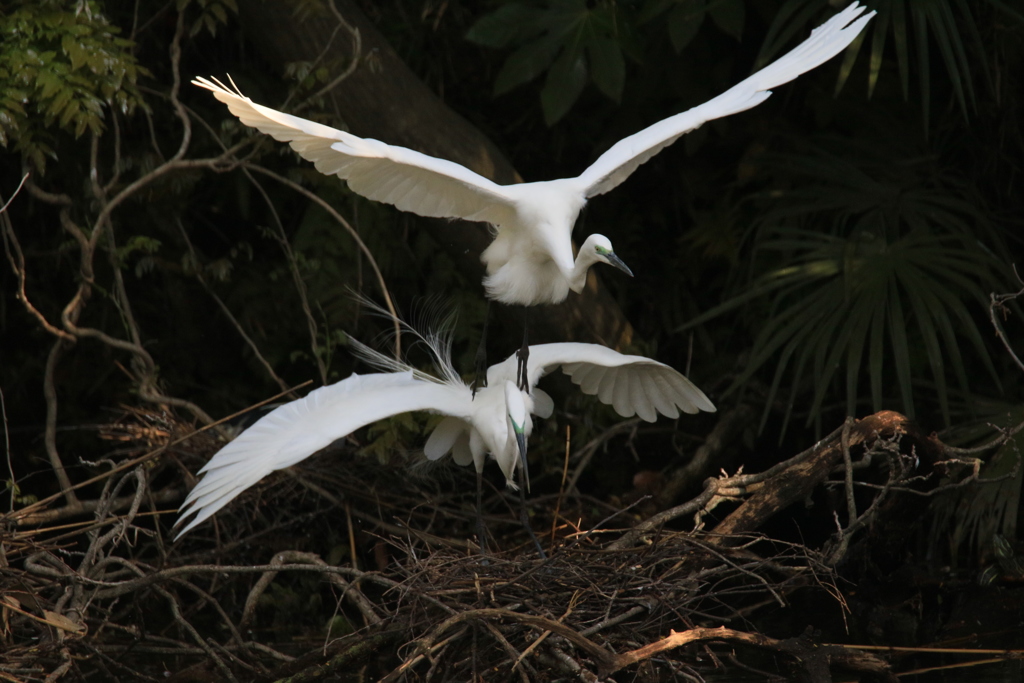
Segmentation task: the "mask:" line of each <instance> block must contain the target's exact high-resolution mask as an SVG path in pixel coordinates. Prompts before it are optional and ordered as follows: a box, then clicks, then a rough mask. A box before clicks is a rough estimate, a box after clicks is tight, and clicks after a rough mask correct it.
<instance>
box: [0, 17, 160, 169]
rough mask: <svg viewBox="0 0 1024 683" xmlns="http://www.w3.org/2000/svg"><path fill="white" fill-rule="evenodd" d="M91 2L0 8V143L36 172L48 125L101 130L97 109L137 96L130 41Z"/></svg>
mask: <svg viewBox="0 0 1024 683" xmlns="http://www.w3.org/2000/svg"><path fill="white" fill-rule="evenodd" d="M120 33H121V29H120V28H118V27H117V26H112V25H111V24H109V23H108V22H107V20H106V18H105V17H104V16H103V15H102V14H101V13H100V6H99V3H97V2H82V3H78V5H77V7H69V3H66V2H60V1H59V0H21V1H20V2H13V3H10V4H8V5H7V6H6V7H5V8H3V9H0V145H3V146H4V147H8V145H9V144H11V143H13V149H14V150H16V151H18V152H21V153H22V154H23V155H24V156H25V157H27V158H28V159H30V160H31V162H32V164H33V165H34V166H35V167H36V168H37V169H39V171H40V172H43V171H44V170H45V168H46V158H47V157H50V158H55V152H54V146H53V135H54V133H55V132H56V130H61V131H65V132H68V133H72V134H74V136H75V137H79V136H81V135H82V133H84V132H85V131H87V130H88V131H90V132H92V133H93V134H94V135H99V134H100V133H102V132H103V130H104V127H105V124H104V109H105V108H109V107H112V108H115V109H116V110H117V111H119V112H121V113H122V114H130V113H131V112H132V111H133V110H134V109H135V107H137V106H138V105H139V104H140V103H142V98H141V95H140V94H139V91H138V89H137V87H136V82H137V80H138V78H139V77H140V76H147V75H149V71H147V70H146V68H145V67H142V66H140V65H139V64H138V63H137V61H136V58H135V56H134V54H133V53H132V48H133V46H134V43H133V42H132V41H131V40H127V39H124V38H120V37H118V36H119V34H120Z"/></svg>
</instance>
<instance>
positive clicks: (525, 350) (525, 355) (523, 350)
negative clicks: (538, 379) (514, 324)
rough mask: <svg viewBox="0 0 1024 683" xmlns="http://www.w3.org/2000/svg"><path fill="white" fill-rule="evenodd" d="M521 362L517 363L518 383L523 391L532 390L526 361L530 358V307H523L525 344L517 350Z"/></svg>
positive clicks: (517, 356)
mask: <svg viewBox="0 0 1024 683" xmlns="http://www.w3.org/2000/svg"><path fill="white" fill-rule="evenodd" d="M516 358H518V359H519V363H518V364H517V365H516V384H517V385H518V386H519V388H520V389H522V390H523V391H529V390H530V378H529V377H528V376H527V375H528V373H527V370H526V368H527V365H526V362H527V361H528V360H529V359H530V308H529V307H526V308H524V309H523V345H522V347H520V349H519V351H517V352H516Z"/></svg>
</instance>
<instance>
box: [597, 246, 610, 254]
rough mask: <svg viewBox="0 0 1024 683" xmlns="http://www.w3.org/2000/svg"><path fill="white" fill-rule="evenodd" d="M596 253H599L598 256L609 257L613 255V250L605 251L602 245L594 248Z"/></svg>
mask: <svg viewBox="0 0 1024 683" xmlns="http://www.w3.org/2000/svg"><path fill="white" fill-rule="evenodd" d="M594 251H596V252H597V253H598V254H600V255H601V256H607V255H608V254H610V253H612V250H611V249H605V248H604V247H602V246H601V245H597V246H595V247H594Z"/></svg>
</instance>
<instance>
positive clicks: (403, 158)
mask: <svg viewBox="0 0 1024 683" xmlns="http://www.w3.org/2000/svg"><path fill="white" fill-rule="evenodd" d="M192 83H193V84H195V85H198V86H200V87H202V88H206V89H207V90H209V91H211V92H212V93H213V95H214V97H216V98H217V99H218V100H220V101H221V102H223V103H224V104H226V105H227V106H228V109H229V110H230V111H231V113H232V114H234V115H235V116H237V117H238V118H239V119H240V120H241V121H242V123H244V124H245V125H247V126H251V127H253V128H256V129H258V130H259V131H261V132H263V133H266V134H267V135H270V136H272V137H273V138H274V139H275V140H279V141H281V142H287V143H289V144H290V145H291V146H292V149H294V150H295V151H296V152H298V153H299V155H300V156H302V157H303V158H304V159H307V160H309V161H312V162H313V164H314V165H315V166H316V169H317V170H318V171H320V172H321V173H324V174H326V175H336V176H338V177H339V178H341V179H343V180H347V181H348V186H349V187H350V188H351V189H352V191H353V192H357V193H358V194H361V195H363V196H364V197H367V198H369V199H373V200H375V201H378V202H384V203H386V204H393V205H394V206H396V207H398V208H399V209H401V210H402V211H409V212H412V213H415V214H419V215H420V216H431V217H435V218H464V219H466V220H471V221H484V222H488V223H495V224H502V223H505V222H507V221H508V219H509V217H510V215H511V214H512V213H513V212H514V207H513V206H512V204H511V202H512V199H511V198H510V197H509V195H508V194H507V193H506V192H505V191H504V190H503V188H502V186H501V185H498V184H496V183H494V182H492V181H490V180H488V179H487V178H484V177H483V176H481V175H479V174H477V173H474V172H473V171H471V170H469V169H468V168H466V167H465V166H461V165H459V164H456V163H455V162H452V161H447V160H445V159H437V158H435V157H431V156H427V155H426V154H421V153H419V152H416V151H414V150H411V149H407V148H405V147H398V146H394V145H387V144H385V143H383V142H380V141H379V140H371V139H364V138H360V137H358V136H355V135H352V134H351V133H346V132H345V131H342V130H337V129H336V128H331V127H329V126H324V125H322V124H319V123H316V122H314V121H309V120H307V119H303V118H299V117H298V116H292V115H290V114H285V113H283V112H279V111H276V110H274V109H271V108H269V107H264V106H262V105H259V104H256V103H255V102H253V101H252V100H250V99H249V98H248V97H245V96H244V95H242V93H241V92H238V91H237V89H236V90H235V92H232V91H231V90H229V89H228V88H227V87H226V86H224V85H223V84H222V83H220V82H219V81H217V82H214V81H210V80H208V79H205V78H197V79H196V80H194V81H192Z"/></svg>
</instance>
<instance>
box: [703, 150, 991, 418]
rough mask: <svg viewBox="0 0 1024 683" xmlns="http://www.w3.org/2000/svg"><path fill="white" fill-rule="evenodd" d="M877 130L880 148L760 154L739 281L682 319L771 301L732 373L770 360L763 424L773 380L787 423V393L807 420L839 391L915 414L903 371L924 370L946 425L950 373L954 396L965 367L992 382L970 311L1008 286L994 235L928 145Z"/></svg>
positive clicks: (917, 373) (850, 405) (749, 373)
mask: <svg viewBox="0 0 1024 683" xmlns="http://www.w3.org/2000/svg"><path fill="white" fill-rule="evenodd" d="M876 135H877V137H878V141H879V142H882V141H885V143H886V144H884V146H883V145H881V144H868V143H866V142H865V141H863V140H861V141H856V142H853V141H849V140H846V139H843V138H838V137H836V136H826V137H823V138H822V139H821V140H820V141H819V144H812V145H806V144H804V145H801V147H800V149H799V150H796V151H793V152H790V153H785V154H781V153H777V154H768V155H765V156H764V157H763V158H761V159H760V163H761V164H762V165H763V172H764V173H765V175H767V176H769V177H770V178H771V183H770V186H769V189H766V190H764V191H762V192H760V193H758V194H756V195H754V196H753V197H752V198H751V201H752V203H753V205H754V206H755V207H756V214H755V217H754V218H753V221H752V224H751V226H750V232H749V237H748V239H747V241H748V243H749V244H750V252H749V256H748V257H747V258H748V259H749V263H750V268H751V269H750V270H749V271H748V272H749V276H748V278H749V279H748V281H747V282H746V284H744V285H743V286H742V288H741V290H740V291H739V292H738V293H736V294H735V295H734V296H733V297H731V298H729V299H728V300H726V301H725V302H724V303H722V304H721V305H720V306H717V307H715V308H713V309H711V310H709V311H708V312H707V313H705V314H704V315H702V316H700V317H699V318H697V319H696V320H694V321H692V322H691V323H690V325H696V324H700V323H702V322H704V321H706V320H709V319H712V318H715V317H717V316H719V315H721V314H723V313H726V312H728V311H731V310H734V309H736V308H737V307H739V306H741V305H744V304H747V303H749V302H751V301H753V300H756V299H761V298H764V299H767V300H768V301H769V302H770V304H769V305H768V307H767V308H761V309H760V310H761V313H760V314H758V315H757V317H756V318H755V320H756V321H757V325H756V328H755V330H754V335H753V346H752V349H751V353H750V358H749V360H748V361H747V363H746V367H745V369H744V371H743V372H742V373H741V374H740V375H739V376H738V377H737V378H736V380H735V382H734V383H733V388H734V389H736V388H739V387H741V386H743V385H744V384H746V383H747V382H748V381H749V380H750V379H751V377H753V376H754V375H755V373H757V372H758V371H759V370H761V369H762V368H763V367H764V366H766V365H769V364H774V365H775V370H774V375H773V378H772V381H771V388H770V390H769V392H768V395H767V403H766V406H765V413H764V417H763V419H762V426H763V425H764V421H765V420H767V418H768V415H769V412H768V411H769V409H770V407H771V406H772V405H773V403H774V402H775V401H776V399H777V398H778V396H777V392H779V390H780V388H784V389H785V390H786V393H787V394H788V400H787V401H786V404H787V407H786V415H787V417H786V420H787V421H788V419H789V414H790V412H791V411H792V410H793V408H794V404H795V403H797V402H799V403H800V404H802V405H803V407H804V410H806V411H807V421H808V423H810V422H812V421H815V420H817V419H818V418H819V417H820V414H821V410H822V408H823V402H824V401H825V399H826V398H827V397H828V396H830V395H833V394H835V393H837V392H841V391H844V390H845V397H846V412H847V414H850V415H856V414H858V413H859V412H860V408H862V407H870V408H871V410H872V411H878V410H881V409H883V408H886V407H893V406H895V405H899V406H900V407H901V409H902V410H903V411H904V412H905V413H906V414H907V415H910V416H914V415H915V414H916V413H917V411H916V409H915V400H914V394H915V392H914V388H913V384H914V379H915V378H918V379H920V378H921V375H922V373H923V372H928V373H929V374H930V376H931V380H932V382H933V384H931V385H930V386H929V387H928V389H927V391H926V393H927V394H928V395H929V396H930V397H932V398H933V400H934V401H935V402H936V404H937V407H938V408H939V410H940V412H941V415H942V417H943V420H944V422H945V423H946V424H947V425H948V424H949V423H950V408H949V401H950V393H949V392H950V389H949V387H948V386H947V381H948V379H949V377H950V376H952V378H955V380H956V383H957V386H958V387H959V390H960V391H961V392H964V393H967V392H968V391H969V390H970V384H971V383H970V382H969V381H968V376H969V375H976V371H977V370H981V371H983V372H985V373H987V374H988V376H989V377H990V378H991V381H992V382H993V384H994V385H995V386H997V387H998V386H999V378H998V376H997V374H996V371H995V367H994V365H993V361H992V358H991V357H990V355H989V352H988V347H987V344H986V341H985V336H984V335H983V334H982V332H981V330H980V329H979V327H978V324H977V323H976V322H975V321H976V319H977V318H978V317H980V316H979V313H980V312H982V311H984V310H985V308H986V307H987V305H988V294H989V293H990V292H992V291H997V292H998V291H1003V290H1004V289H1006V288H1007V287H1009V286H1010V282H1011V278H1010V277H1009V273H1008V270H1007V268H1006V264H1005V262H1004V261H1003V260H1002V259H1001V258H1000V257H999V256H997V254H1001V253H1005V247H1004V244H1005V241H1004V239H1003V236H1002V235H1001V234H1000V232H999V230H998V228H997V227H996V226H995V225H994V224H993V223H992V222H991V221H990V219H989V216H988V214H987V213H986V212H985V211H984V209H983V208H982V207H980V206H979V205H978V203H977V197H973V196H971V191H970V189H969V185H968V184H967V182H966V181H965V179H963V178H962V177H959V175H958V174H953V173H950V172H943V171H942V170H941V167H939V166H937V164H936V161H937V159H936V158H935V157H934V156H933V155H930V154H928V150H927V149H920V148H916V147H915V146H914V145H912V144H902V145H901V144H900V141H899V140H896V139H894V138H892V137H889V136H886V135H883V134H881V133H880V132H876ZM883 150H884V151H883ZM972 312H973V313H972ZM963 342H967V344H968V347H967V352H966V354H965V353H964V350H963V349H962V348H961V346H962V344H963ZM926 369H927V370H926ZM972 370H973V371H974V372H972ZM864 377H867V378H868V380H869V382H868V384H869V388H870V402H868V401H866V400H865V399H864V397H863V396H864V395H863V394H862V392H861V390H860V387H861V386H862V384H861V381H862V379H863V378H864ZM808 378H809V380H810V381H809V383H808ZM805 389H806V390H810V391H811V395H813V398H811V399H810V402H809V403H806V401H807V395H806V394H804V393H803V392H804V391H805Z"/></svg>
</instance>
